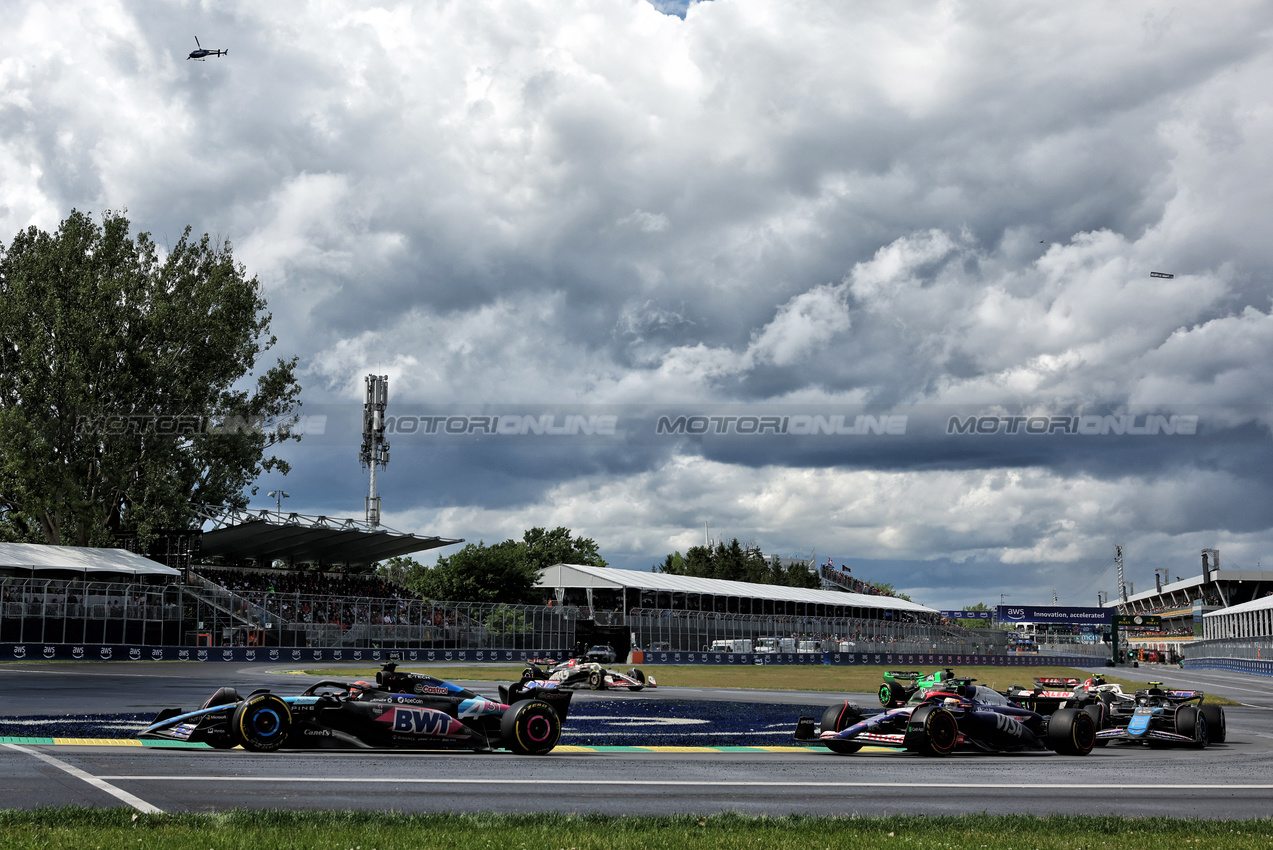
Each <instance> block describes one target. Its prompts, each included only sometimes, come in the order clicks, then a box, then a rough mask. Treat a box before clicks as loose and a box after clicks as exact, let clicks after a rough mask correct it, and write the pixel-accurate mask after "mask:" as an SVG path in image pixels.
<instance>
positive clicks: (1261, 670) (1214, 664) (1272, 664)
mask: <svg viewBox="0 0 1273 850" xmlns="http://www.w3.org/2000/svg"><path fill="white" fill-rule="evenodd" d="M1185 669H1186V670H1232V671H1233V672H1235V673H1254V674H1256V675H1257V676H1273V661H1255V660H1253V659H1249V658H1186V659H1185Z"/></svg>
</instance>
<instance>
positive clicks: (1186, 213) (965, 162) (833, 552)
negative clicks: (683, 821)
mask: <svg viewBox="0 0 1273 850" xmlns="http://www.w3.org/2000/svg"><path fill="white" fill-rule="evenodd" d="M3 9H4V18H5V26H4V27H3V28H0V241H4V242H8V241H10V240H11V239H12V237H13V234H15V233H16V232H17V231H18V230H20V229H21V228H24V227H27V226H29V225H37V226H39V227H42V228H45V229H53V228H55V227H56V226H57V223H58V222H59V221H60V220H61V219H62V218H63V217H64V216H65V215H66V214H67V212H69V210H70V209H71V208H73V207H75V208H79V209H81V210H90V211H93V212H95V213H97V212H100V211H102V210H104V209H119V208H127V210H128V215H129V217H130V218H131V220H132V221H133V223H134V226H135V228H136V229H137V230H145V231H149V232H151V233H152V234H153V235H154V237H155V239H156V240H157V241H158V242H159V244H160V245H161V246H162V245H164V244H166V243H170V242H172V241H175V239H176V238H177V236H178V235H179V234H180V233H181V230H182V229H183V227H184V226H186V225H187V224H189V225H191V226H192V227H193V228H194V229H195V230H196V232H208V233H210V234H212V235H214V236H217V237H220V238H225V239H229V240H231V241H232V243H233V245H234V250H235V254H236V257H237V258H238V259H239V260H240V261H241V262H243V263H244V264H245V265H246V266H247V268H248V271H249V272H250V273H251V274H255V275H256V276H258V277H259V279H260V281H261V282H262V284H263V286H264V288H265V292H266V295H267V298H268V300H269V304H270V309H271V311H272V312H273V316H274V321H273V330H274V332H275V333H276V334H277V336H278V339H279V343H278V346H277V353H278V354H280V355H284V356H291V355H296V356H298V357H299V358H300V363H301V368H302V382H303V385H304V399H305V406H306V412H307V413H311V414H313V415H319V414H322V415H327V416H328V419H327V427H326V428H325V430H324V431H323V433H322V434H315V435H313V436H311V437H310V438H307V439H306V440H305V441H304V442H302V443H301V444H300V445H299V446H296V447H293V448H289V450H288V452H287V456H288V457H289V458H290V460H291V461H292V463H293V464H294V467H295V469H294V472H293V473H292V474H291V475H290V476H288V477H287V479H286V480H283V479H281V478H270V479H266V480H263V481H262V482H261V485H262V493H261V495H258V496H257V497H256V498H255V500H254V504H255V505H256V506H258V507H265V506H266V505H267V503H268V501H269V500H267V499H265V498H264V495H263V494H264V491H265V490H269V489H274V488H276V487H279V486H280V485H281V486H283V487H285V488H286V489H287V491H288V492H289V493H291V494H292V495H291V498H290V499H289V500H288V501H287V502H286V503H285V507H287V508H289V509H291V510H298V511H301V512H305V513H315V514H317V513H322V514H329V515H339V516H360V515H361V512H362V506H363V501H362V499H363V496H364V495H365V488H366V475H365V473H364V472H363V471H362V470H361V469H360V467H359V465H358V462H357V448H358V441H359V435H358V433H357V426H356V424H355V425H349V424H348V423H349V422H352V421H353V420H354V418H355V417H356V415H357V414H358V410H359V405H360V403H361V398H362V385H363V376H365V375H366V374H368V373H370V372H378V373H381V374H386V375H388V376H389V382H390V411H389V412H390V413H391V414H396V415H399V416H403V417H406V418H405V419H404V420H403V421H404V422H408V421H409V422H410V423H411V425H410V428H406V427H404V428H403V430H402V431H401V432H399V433H396V434H395V435H394V436H393V437H392V438H391V441H392V445H393V451H392V460H391V462H390V465H389V467H388V468H387V469H386V470H385V471H384V473H382V475H381V484H382V492H383V495H384V509H385V521H386V523H387V524H388V525H390V526H393V527H395V528H398V529H401V530H406V531H414V532H423V533H429V534H439V535H442V536H450V537H463V538H466V539H468V540H470V541H476V540H485V541H487V542H494V541H497V540H502V539H504V538H506V537H510V536H520V534H521V532H522V530H523V529H525V528H528V527H531V526H536V525H539V526H550V527H551V526H556V525H565V526H568V527H570V528H572V529H573V530H574V531H575V532H576V533H580V534H583V535H586V536H589V537H593V538H595V539H596V540H597V541H598V542H599V543H600V544H601V548H602V552H603V554H604V556H605V557H606V558H607V559H608V560H610V562H611V563H612V565H614V566H622V567H631V568H648V567H649V566H650V565H651V564H653V563H654V562H655V561H659V560H662V558H663V556H665V555H666V554H668V553H669V552H671V551H673V550H677V549H679V550H681V551H684V550H685V549H686V548H687V547H689V546H691V545H695V544H696V543H699V542H701V541H702V539H703V537H704V523H707V524H708V529H709V531H708V533H710V534H711V536H712V537H718V536H721V535H723V536H725V538H726V539H729V538H732V537H738V538H740V539H741V540H743V541H754V542H755V543H757V544H758V545H760V546H761V547H762V548H763V549H764V550H765V551H766V552H771V553H778V554H785V555H794V554H803V555H816V556H817V557H818V558H819V559H820V560H823V559H825V558H827V557H831V558H833V559H835V561H836V562H837V563H846V564H851V565H852V566H853V567H854V572H855V573H856V574H858V575H863V576H865V577H868V578H873V579H877V580H880V581H888V582H891V583H893V584H894V585H896V586H898V587H900V588H904V589H907V590H909V591H910V592H911V593H912V595H913V596H914V597H915V598H916V600H917V601H920V602H924V603H927V604H931V605H934V606H938V607H951V606H958V605H963V604H969V603H974V602H979V601H984V602H998V601H999V599H1000V594H1005V595H1006V598H1007V600H1008V601H1011V602H1018V603H1032V602H1040V603H1041V602H1047V601H1050V600H1051V598H1052V594H1053V592H1054V591H1055V593H1056V595H1057V597H1058V598H1059V599H1060V601H1061V602H1062V603H1063V604H1075V605H1090V604H1094V603H1095V600H1096V594H1097V591H1098V590H1107V591H1111V592H1113V591H1114V587H1115V584H1114V579H1113V553H1114V546H1115V544H1121V545H1122V546H1123V547H1124V551H1125V553H1126V564H1127V573H1128V577H1129V578H1130V579H1131V580H1132V581H1134V582H1135V586H1136V588H1137V589H1138V590H1143V589H1145V588H1146V587H1147V586H1152V582H1153V575H1154V569H1155V568H1163V569H1165V570H1166V571H1167V572H1168V574H1169V575H1170V576H1171V577H1172V578H1174V577H1175V576H1177V575H1180V576H1184V575H1193V574H1195V573H1197V572H1198V571H1199V564H1200V558H1199V550H1200V549H1202V548H1204V547H1214V548H1217V549H1219V550H1220V551H1221V560H1222V565H1223V566H1226V567H1230V568H1246V569H1255V568H1256V567H1257V564H1260V563H1261V560H1262V559H1263V560H1268V561H1270V563H1273V514H1271V513H1270V510H1269V505H1270V504H1273V492H1270V491H1271V487H1270V482H1271V481H1273V451H1271V449H1273V441H1270V427H1271V426H1273V410H1271V409H1270V407H1269V405H1268V401H1269V397H1270V392H1269V391H1270V384H1271V383H1273V370H1270V369H1269V360H1270V356H1271V355H1273V304H1271V303H1270V294H1271V292H1273V286H1271V277H1270V275H1271V272H1273V239H1270V238H1269V221H1270V220H1271V219H1273V179H1270V178H1271V177H1273V168H1271V166H1273V163H1271V161H1270V160H1271V158H1273V145H1270V143H1269V139H1270V138H1273V110H1271V108H1270V106H1271V98H1270V94H1269V93H1270V87H1269V82H1268V81H1269V80H1270V79H1273V44H1271V43H1270V33H1271V32H1273V7H1271V6H1270V5H1269V4H1268V3H1266V2H1242V0H1233V2H1228V3H1225V4H1223V5H1222V6H1219V7H1213V6H1209V5H1205V4H1182V5H1179V6H1175V7H1169V6H1165V5H1163V4H1161V3H1157V2H1147V0H1146V1H1145V2H1137V0H1127V2H1119V3H1109V2H1103V1H1102V2H1095V0H1076V2H1071V3H1063V4H1057V3H1043V2H1010V3H1009V2H1004V3H994V2H976V3H974V2H913V3H908V2H889V3H880V2H855V0H784V2H776V0H712V2H701V3H693V2H691V3H686V2H684V0H681V2H677V0H655V2H648V0H516V2H515V1H514V0H420V2H402V3H374V2H366V3H356V4H354V3H343V2H322V0H314V1H313V2H306V3H301V2H294V3H293V2H272V3H259V2H237V3H236V2H216V3H213V2H203V3H198V2H159V0H153V1H152V2H147V0H135V1H134V2H118V0H116V2H111V1H110V0H102V2H98V3H93V4H68V3H60V2H35V0H29V2H28V0H5V2H4V3H3ZM195 36H198V37H199V39H200V40H201V42H202V44H203V46H204V47H208V48H222V49H228V50H229V54H228V55H227V56H224V57H220V58H217V57H213V58H210V59H208V60H207V61H204V62H198V61H192V60H189V59H187V58H186V54H187V53H188V52H189V51H190V50H192V49H194V47H195V43H194V38H195ZM1151 272H1161V273H1167V274H1172V275H1174V277H1172V278H1165V277H1152V276H1151ZM481 416H486V417H494V416H500V417H501V419H502V421H503V427H504V429H505V430H504V431H502V432H501V431H499V430H498V427H497V426H495V425H494V424H493V420H492V425H491V429H493V430H496V431H497V433H495V434H488V433H485V430H484V426H482V425H481V424H480V420H476V417H481ZM543 416H552V417H555V418H554V419H552V420H551V423H552V424H553V427H558V428H559V427H560V426H561V425H563V424H565V423H567V422H568V421H574V422H576V423H578V422H579V421H585V422H588V423H590V425H591V426H592V427H593V430H596V431H600V432H602V433H593V434H592V435H585V434H575V435H571V434H562V435H552V434H535V433H533V430H534V429H531V433H528V434H525V435H521V434H515V433H513V431H516V430H518V428H519V427H520V428H521V430H526V429H527V428H528V427H529V425H527V422H533V423H534V425H535V427H541V426H542V424H543V420H542V419H541V417H543ZM566 416H581V417H584V419H583V420H567V419H566V418H565V417H566ZM662 416H667V417H668V420H667V421H668V423H671V424H673V425H674V424H675V422H676V419H677V417H679V416H684V417H686V420H685V422H686V423H688V424H687V426H686V427H687V428H688V429H689V430H693V429H694V428H695V427H697V426H696V424H695V423H705V422H709V421H710V425H708V426H707V433H701V434H688V433H685V434H678V433H659V428H658V422H659V420H660V417H662ZM774 416H776V417H778V419H777V420H772V419H771V420H769V421H770V422H773V421H778V422H781V423H783V424H782V425H772V424H770V425H768V426H762V425H761V424H760V423H761V422H762V418H763V417H774ZM819 416H820V417H822V418H821V419H817V418H815V417H819ZM859 416H860V417H864V418H863V419H858V417H859ZM430 417H432V418H430ZM437 417H448V418H447V419H445V420H442V419H438V418H437ZM589 417H598V419H590V418H589ZM605 417H612V418H610V419H608V420H607V419H605ZM693 417H706V418H704V419H693ZM711 417H717V418H716V419H715V420H712V419H711ZM835 417H841V418H840V419H836V418H835ZM867 417H869V418H867ZM1107 417H1108V418H1107ZM1126 417H1131V418H1130V419H1129V418H1126ZM1172 417H1175V418H1172ZM475 421H477V422H478V423H479V424H475ZM970 421H972V423H973V424H972V426H971V427H970V426H969V424H968V423H969V422H970ZM429 422H433V423H434V424H435V426H437V425H438V423H443V424H442V425H441V427H440V430H443V431H445V428H446V425H448V424H449V425H453V427H454V430H463V431H464V432H465V433H462V434H452V435H447V434H434V435H430V434H427V433H425V431H427V430H428V424H427V423H429ZM598 422H600V423H601V427H600V428H597V427H596V423H598ZM606 422H611V423H613V428H610V427H607V426H606V424H605V423H606ZM519 423H521V425H520V426H519ZM837 423H839V424H838V425H837ZM1014 423H1015V424H1014ZM784 427H785V429H786V433H782V429H783V428H784ZM411 428H414V429H415V430H414V431H411ZM668 430H675V428H664V431H665V432H666V431H668ZM699 430H701V428H700V429H699ZM740 430H741V431H742V433H739V431H740ZM827 430H832V431H836V430H838V431H839V432H855V431H860V430H864V431H865V432H866V433H860V434H859V433H831V434H828V433H825V432H826V431H827ZM975 430H981V431H982V433H972V431H975ZM717 431H720V432H721V433H716V432H717ZM747 431H757V433H746V432H747ZM809 431H812V432H813V433H807V432H809ZM876 431H883V432H884V433H875V432H876ZM1144 431H1148V432H1150V433H1138V432H1144ZM961 432H962V433H961ZM1154 432H1156V433H1154ZM443 551H444V552H445V551H450V550H443Z"/></svg>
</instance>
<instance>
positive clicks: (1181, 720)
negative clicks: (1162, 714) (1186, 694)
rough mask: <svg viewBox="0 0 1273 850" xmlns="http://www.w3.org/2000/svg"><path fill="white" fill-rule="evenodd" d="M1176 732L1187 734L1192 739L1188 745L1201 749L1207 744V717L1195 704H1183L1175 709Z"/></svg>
mask: <svg viewBox="0 0 1273 850" xmlns="http://www.w3.org/2000/svg"><path fill="white" fill-rule="evenodd" d="M1176 734H1177V735H1188V736H1189V737H1190V738H1192V739H1193V741H1192V742H1191V743H1190V744H1189V746H1191V747H1193V748H1194V749H1195V750H1201V749H1203V748H1205V747H1206V746H1207V743H1208V740H1207V718H1206V717H1204V716H1203V714H1202V709H1201V708H1200V707H1198V706H1196V705H1183V706H1181V707H1180V708H1178V709H1176Z"/></svg>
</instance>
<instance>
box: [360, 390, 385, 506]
mask: <svg viewBox="0 0 1273 850" xmlns="http://www.w3.org/2000/svg"><path fill="white" fill-rule="evenodd" d="M388 404H389V376H388V375H368V376H367V392H366V396H365V399H364V402H363V406H362V448H361V449H360V450H359V452H358V461H359V463H361V464H362V465H363V466H366V467H370V469H371V492H370V493H369V494H368V496H367V524H368V525H380V494H379V493H378V492H376V468H377V467H380V466H386V465H387V464H388V463H389V444H388V443H387V442H385V407H386V406H387V405H388Z"/></svg>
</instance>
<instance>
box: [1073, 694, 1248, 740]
mask: <svg viewBox="0 0 1273 850" xmlns="http://www.w3.org/2000/svg"><path fill="white" fill-rule="evenodd" d="M1161 685H1162V683H1161V682H1150V683H1149V687H1148V688H1145V689H1144V690H1139V691H1137V692H1136V696H1135V698H1134V699H1132V700H1127V701H1125V702H1123V703H1119V704H1114V705H1112V706H1111V707H1110V708H1111V710H1110V711H1109V713H1108V714H1107V716H1106V721H1105V726H1106V728H1104V729H1102V730H1101V731H1099V732H1097V733H1096V739H1097V744H1099V745H1104V744H1108V743H1120V742H1121V743H1137V744H1148V745H1149V746H1170V745H1175V746H1185V747H1194V748H1197V749H1202V748H1204V747H1206V746H1207V745H1208V744H1212V743H1222V742H1223V741H1224V739H1225V737H1226V729H1225V721H1224V709H1223V708H1221V707H1220V706H1218V705H1203V704H1202V699H1203V697H1204V696H1205V695H1204V694H1203V692H1202V691H1174V690H1173V691H1169V690H1164V689H1163V688H1162V687H1161ZM1127 703H1130V704H1127Z"/></svg>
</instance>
